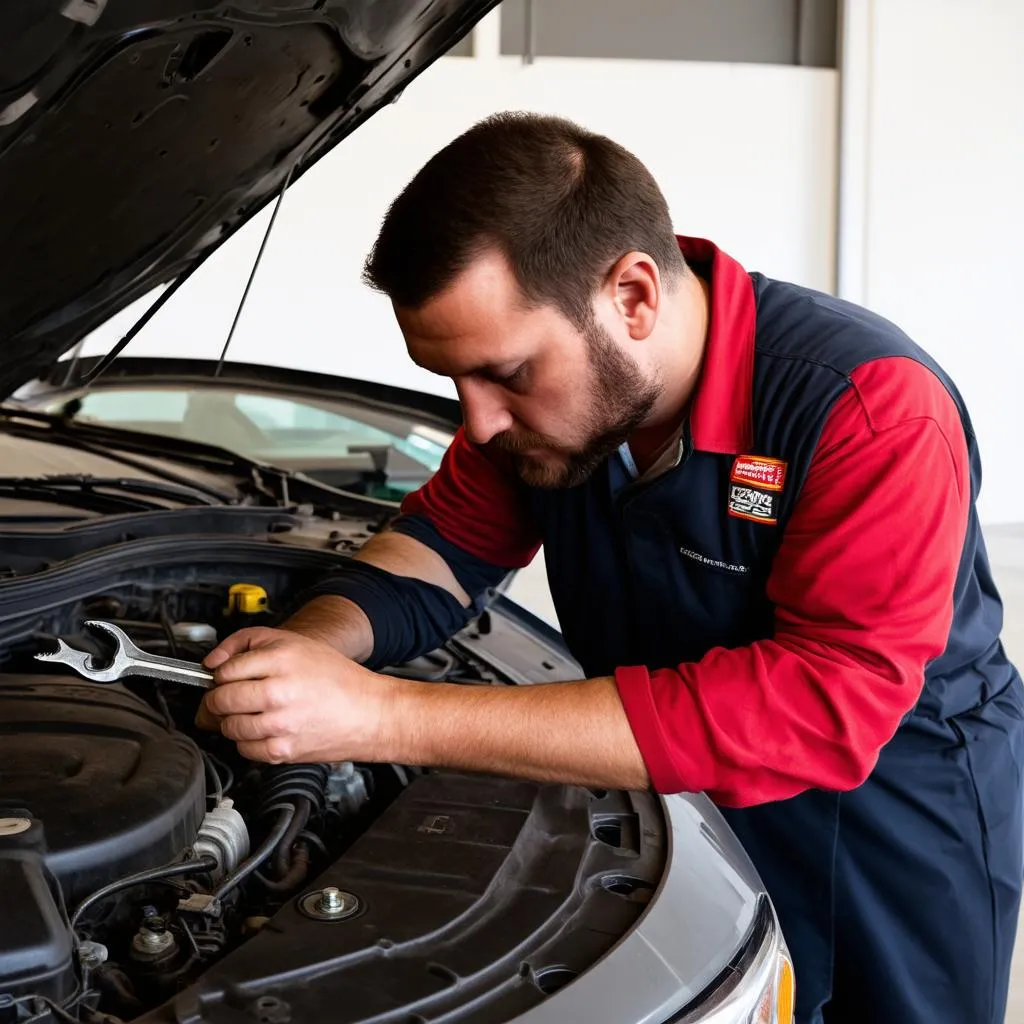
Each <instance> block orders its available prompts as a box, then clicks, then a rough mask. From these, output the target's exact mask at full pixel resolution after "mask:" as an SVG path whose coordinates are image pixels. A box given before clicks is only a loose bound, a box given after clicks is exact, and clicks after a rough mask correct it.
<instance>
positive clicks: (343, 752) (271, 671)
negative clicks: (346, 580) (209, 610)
mask: <svg viewBox="0 0 1024 1024" xmlns="http://www.w3.org/2000/svg"><path fill="white" fill-rule="evenodd" d="M205 664H206V666H207V668H209V669H211V670H213V672H214V680H215V682H216V686H215V687H214V689H212V690H210V691H209V692H208V693H207V694H206V696H205V697H204V698H203V704H202V709H201V712H200V716H199V718H198V719H197V722H198V723H199V724H200V725H202V726H205V727H207V728H210V727H212V728H218V727H219V729H220V731H221V733H223V735H225V736H227V737H228V739H232V740H235V741H236V742H237V743H238V751H239V753H240V754H241V755H242V756H243V757H247V758H249V759H250V760H253V761H269V762H271V763H279V762H282V761H294V762H306V763H308V762H317V761H351V760H362V761H372V760H377V754H378V752H379V750H380V746H381V744H380V733H381V723H382V720H383V710H384V703H385V698H386V691H387V688H388V682H389V680H388V679H387V678H386V677H384V676H378V675H376V674H375V673H373V672H370V671H369V670H367V669H365V668H363V667H362V666H361V665H358V664H356V663H355V662H354V661H351V660H350V659H349V658H346V657H345V656H344V655H343V654H341V653H339V652H338V651H336V650H335V649H334V648H333V647H331V646H330V645H329V644H328V643H326V642H324V641H323V640H319V639H315V638H313V637H309V636H302V635H301V634H299V633H296V632H294V631H292V630H288V629H263V628H253V629H245V630H240V631H239V632H238V633H235V634H233V635H232V636H231V637H229V638H228V639H227V640H225V641H224V643H222V644H221V645H220V646H219V647H217V648H216V649H215V650H214V651H212V652H211V653H210V654H209V655H207V658H206V661H205Z"/></svg>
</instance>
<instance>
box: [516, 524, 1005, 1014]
mask: <svg viewBox="0 0 1024 1024" xmlns="http://www.w3.org/2000/svg"><path fill="white" fill-rule="evenodd" d="M985 538H986V543H987V544H988V548H989V555H990V557H991V560H992V565H993V571H994V572H995V576H996V583H997V584H998V586H999V588H1000V590H1001V592H1002V595H1003V600H1004V603H1005V606H1006V617H1005V628H1004V632H1003V639H1004V641H1005V643H1006V647H1007V650H1008V651H1009V652H1010V656H1011V657H1012V658H1014V659H1015V660H1016V662H1017V664H1018V666H1021V667H1022V668H1024V525H1022V526H1011V527H1006V526H1003V527H989V528H988V529H987V530H986V531H985ZM510 596H511V597H512V598H514V599H515V600H517V601H519V602H520V603H521V604H523V605H524V606H525V607H527V608H529V609H530V611H532V612H533V613H534V614H535V615H539V616H540V617H541V618H543V619H546V620H547V621H549V622H551V623H554V621H555V619H554V609H553V608H552V606H551V597H550V595H549V594H548V588H547V581H546V579H545V576H544V565H543V560H542V559H541V558H540V557H538V558H537V559H536V560H535V561H534V563H533V564H532V565H531V566H529V568H527V569H525V570H524V571H523V572H522V573H520V574H519V576H518V577H517V578H516V579H515V581H514V582H513V584H512V588H511V590H510ZM1006 1024H1024V915H1022V918H1021V928H1020V930H1019V932H1018V938H1017V953H1016V957H1015V960H1014V969H1013V980H1012V982H1011V985H1010V1004H1009V1007H1008V1009H1007V1012H1006Z"/></svg>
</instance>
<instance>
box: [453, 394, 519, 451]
mask: <svg viewBox="0 0 1024 1024" xmlns="http://www.w3.org/2000/svg"><path fill="white" fill-rule="evenodd" d="M455 389H456V391H458V394H459V403H460V404H461V406H462V423H463V425H464V426H465V428H466V436H467V437H468V438H469V440H470V441H471V442H472V443H473V444H487V442H488V441H490V440H491V438H493V437H494V436H495V435H496V434H500V433H501V432H502V431H503V430H508V429H509V428H510V427H511V426H512V423H513V418H512V414H511V413H510V412H509V410H508V409H507V408H506V407H505V403H504V402H503V401H502V400H501V398H500V397H499V394H498V393H497V392H498V389H497V388H493V387H490V386H488V384H487V383H486V382H484V381H480V382H476V381H459V382H457V383H456V385H455Z"/></svg>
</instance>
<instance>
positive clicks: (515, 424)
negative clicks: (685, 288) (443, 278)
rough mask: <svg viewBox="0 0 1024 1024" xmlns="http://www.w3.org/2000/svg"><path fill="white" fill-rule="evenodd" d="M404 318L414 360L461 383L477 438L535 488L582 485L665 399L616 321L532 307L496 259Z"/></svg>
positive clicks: (472, 436) (471, 434)
mask: <svg viewBox="0 0 1024 1024" xmlns="http://www.w3.org/2000/svg"><path fill="white" fill-rule="evenodd" d="M396 315H397V317H398V322H399V325H400V327H401V328H402V333H403V334H404V336H405V340H406V345H407V346H408V349H409V354H410V356H411V357H412V359H413V360H414V362H416V363H418V364H419V365H420V366H422V367H424V368H425V369H427V370H430V371H432V372H433V373H438V374H441V375H443V376H447V377H451V378H452V379H453V380H454V381H455V386H456V388H457V390H458V394H459V400H460V402H461V404H462V414H463V421H464V424H465V429H466V434H467V436H468V438H469V440H470V441H472V442H473V443H475V444H480V445H487V446H490V447H493V448H495V449H498V450H501V451H504V452H508V453H509V454H510V455H511V456H512V457H513V459H514V462H515V465H516V468H517V470H518V472H519V475H520V477H522V479H523V480H524V481H525V482H526V483H527V484H529V485H530V486H533V487H546V488H558V487H575V486H576V485H577V484H579V483H582V482H583V481H584V480H585V479H586V478H587V477H588V476H590V474H591V473H592V472H593V471H594V470H595V469H596V468H597V467H598V465H600V463H601V462H602V461H603V460H604V459H606V458H607V457H608V455H610V454H611V453H612V452H614V451H615V449H616V448H618V446H619V445H620V444H622V442H623V441H625V440H626V438H627V436H628V435H629V434H630V433H632V432H633V431H634V430H635V429H636V428H637V427H638V426H640V425H641V423H643V421H644V420H645V419H646V418H647V416H648V415H649V413H650V411H651V409H652V407H653V406H654V404H655V402H656V400H657V398H658V395H659V393H660V388H659V386H658V382H657V380H656V379H655V375H654V374H653V373H651V372H645V371H644V370H643V369H642V368H641V367H640V366H639V365H638V364H637V362H636V361H635V360H634V359H633V358H632V357H631V355H630V353H629V352H628V351H627V348H626V346H625V345H624V344H623V343H621V342H619V341H617V340H616V337H615V335H614V334H613V330H614V328H615V322H614V321H615V318H614V315H612V316H609V317H608V319H610V320H611V328H612V329H609V327H606V326H605V324H603V323H601V322H600V320H599V319H598V318H596V317H595V319H594V320H593V321H592V322H591V324H589V325H588V326H587V328H586V329H585V330H584V331H580V330H579V329H578V328H577V327H576V326H575V325H574V324H573V323H571V322H570V321H569V320H568V319H567V318H566V317H565V316H564V315H563V314H562V313H561V312H559V311H558V310H557V309H556V308H555V307H553V306H547V305H545V306H540V307H534V308H530V307H529V306H527V305H526V304H525V303H524V300H523V298H522V295H521V293H520V290H519V287H518V284H517V282H516V281H515V278H514V276H513V274H512V272H511V270H510V269H509V268H508V265H507V263H506V262H505V260H504V258H503V257H501V256H500V255H497V254H487V255H484V256H481V257H479V258H478V259H477V260H475V261H474V262H473V263H472V264H471V265H470V267H469V268H468V269H467V270H466V271H464V272H463V273H462V274H461V275H460V276H459V277H458V278H457V279H456V281H455V282H454V284H453V285H452V286H451V287H449V288H448V289H447V290H446V291H445V292H443V293H442V294H441V295H440V296H438V297H436V298H434V299H431V300H430V301H429V302H427V303H425V304H424V305H423V306H422V307H420V308H418V309H415V310H411V309H397V310H396ZM598 315H600V311H599V314H598Z"/></svg>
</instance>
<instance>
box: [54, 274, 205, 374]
mask: <svg viewBox="0 0 1024 1024" xmlns="http://www.w3.org/2000/svg"><path fill="white" fill-rule="evenodd" d="M199 266H200V264H198V263H194V264H193V265H192V266H191V267H189V268H188V270H185V271H183V272H182V273H180V274H179V275H178V276H177V277H176V278H175V279H174V280H173V281H172V282H171V283H170V284H169V285H168V286H167V288H166V289H165V291H164V292H163V293H162V294H161V295H160V297H159V298H158V299H157V300H156V302H154V303H153V305H152V306H150V307H149V309H147V310H146V312H145V313H143V314H142V316H140V317H139V319H138V320H136V321H135V323H133V324H132V326H131V327H130V328H129V330H128V333H127V334H125V336H124V337H123V338H122V339H121V340H120V341H119V342H118V343H117V344H116V345H115V346H114V347H113V348H112V349H111V350H110V351H109V352H108V353H107V354H106V355H105V356H104V357H103V358H102V359H101V360H100V361H99V362H98V363H97V364H96V365H95V366H94V367H93V369H92V372H91V373H90V374H89V375H88V376H87V377H85V378H84V379H83V380H82V386H83V387H87V386H88V385H90V384H92V383H93V381H95V380H96V378H97V377H99V375H100V374H101V373H103V372H104V371H105V370H106V369H107V368H108V367H109V366H110V364H111V363H112V362H113V361H114V360H115V359H116V358H117V357H118V356H119V355H120V354H121V353H122V352H123V351H124V350H125V349H126V348H127V347H128V345H129V344H131V342H132V341H133V340H134V339H135V337H136V336H137V335H138V333H139V331H141V330H142V328H143V327H145V326H146V324H148V323H149V321H150V320H152V319H153V317H154V316H156V314H157V313H159V312H160V310H161V309H162V308H163V306H164V304H165V303H166V302H168V301H169V300H170V298H171V297H172V296H173V295H174V294H175V292H177V290H178V289H179V288H180V287H181V286H182V285H183V284H184V283H185V282H186V281H187V280H188V279H189V278H190V277H191V276H192V275H193V274H194V273H195V271H196V270H198V269H199ZM75 358H76V359H77V358H78V357H77V356H76V357H75ZM69 376H70V374H69Z"/></svg>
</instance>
